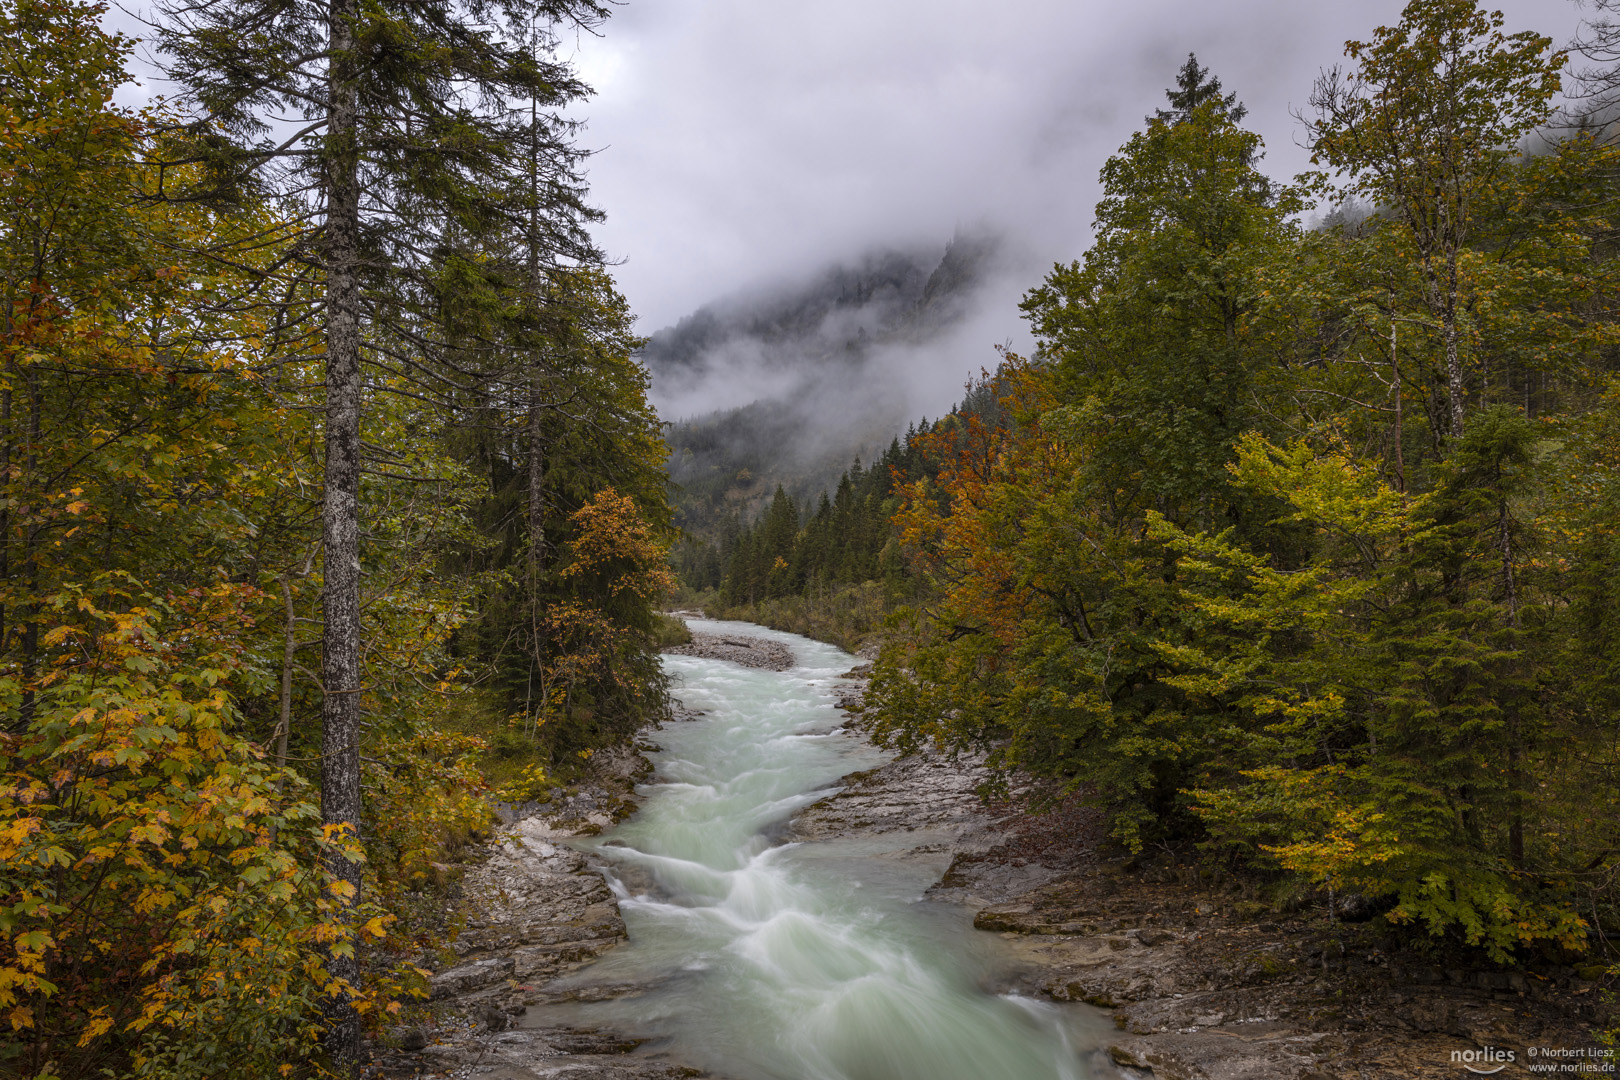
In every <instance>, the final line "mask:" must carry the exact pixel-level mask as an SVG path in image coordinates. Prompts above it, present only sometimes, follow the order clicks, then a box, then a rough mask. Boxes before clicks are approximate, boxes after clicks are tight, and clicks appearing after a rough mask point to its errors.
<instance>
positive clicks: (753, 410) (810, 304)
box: [639, 231, 1005, 535]
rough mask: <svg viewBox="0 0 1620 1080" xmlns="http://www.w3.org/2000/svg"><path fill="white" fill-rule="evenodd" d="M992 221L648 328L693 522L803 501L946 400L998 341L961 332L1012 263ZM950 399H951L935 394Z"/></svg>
mask: <svg viewBox="0 0 1620 1080" xmlns="http://www.w3.org/2000/svg"><path fill="white" fill-rule="evenodd" d="M1001 255H1002V244H1001V242H1000V240H999V238H998V237H996V236H994V235H992V234H989V233H984V232H973V233H963V232H960V231H959V232H958V233H957V235H956V236H955V237H954V238H953V239H952V240H951V241H950V242H949V243H948V244H946V245H945V248H944V251H943V253H941V252H940V250H939V249H938V248H934V249H933V250H932V251H927V250H909V251H905V250H885V251H879V252H874V253H871V254H868V255H866V256H864V257H862V258H860V259H858V260H855V261H853V262H851V263H848V264H845V265H839V266H834V267H830V268H828V269H826V270H824V271H822V272H821V273H819V274H817V275H815V276H813V277H811V278H809V279H808V280H805V281H802V282H800V283H798V284H797V285H794V286H791V287H781V288H776V289H771V290H759V291H756V292H753V293H750V294H745V295H741V296H736V297H732V298H729V299H726V300H722V301H717V302H715V303H713V304H708V305H705V306H704V307H702V308H700V309H699V310H697V311H695V312H693V313H692V314H691V315H689V316H687V317H686V318H684V319H682V320H681V321H680V322H679V323H677V324H676V325H675V326H673V327H670V328H667V329H664V330H660V331H659V332H658V333H656V334H654V335H652V337H651V338H650V339H649V340H648V342H647V345H646V347H645V348H644V350H643V351H642V353H641V354H640V357H639V359H640V360H641V362H642V363H643V364H644V365H645V366H646V368H647V369H648V371H649V373H650V374H651V376H652V399H653V401H654V402H655V403H656V404H657V406H658V409H659V412H660V413H661V414H662V415H664V416H666V417H673V418H675V419H673V421H672V422H671V423H670V425H669V427H668V429H667V434H666V439H667V441H668V443H669V447H670V475H671V479H672V480H673V481H674V484H675V504H676V507H677V512H678V515H679V519H680V521H681V524H682V526H683V527H684V528H686V529H687V530H688V531H689V532H692V533H694V534H697V535H706V534H710V533H712V531H713V529H714V528H715V527H716V526H717V524H718V522H719V521H720V520H722V519H723V518H724V517H726V516H728V515H730V514H731V513H733V512H735V513H737V514H739V515H740V516H741V517H742V518H744V519H747V518H750V517H752V515H753V514H754V513H756V512H757V510H758V508H759V506H760V505H761V503H762V502H763V501H764V500H766V499H768V498H769V497H770V495H771V493H772V492H773V491H774V490H775V488H776V486H777V485H778V484H781V485H782V486H783V487H784V488H785V489H786V490H787V491H788V493H789V494H790V495H792V496H793V497H794V498H795V500H797V501H798V502H801V503H802V502H804V501H806V500H807V499H810V498H813V497H815V495H816V494H818V493H819V492H820V491H821V490H823V489H825V488H826V487H827V486H828V485H829V484H831V483H834V482H836V481H837V478H838V476H839V474H840V473H842V471H843V470H844V469H845V468H846V467H848V465H849V463H850V459H851V458H852V457H854V456H856V455H859V456H861V457H863V458H864V459H865V460H868V461H870V460H871V459H872V458H873V457H875V456H876V455H877V454H879V453H881V452H882V450H883V448H884V447H887V446H888V445H889V443H890V441H891V440H892V439H894V438H895V436H896V435H897V434H899V432H900V431H901V429H902V428H904V427H905V426H906V424H907V423H908V422H910V421H915V420H916V419H917V416H918V414H919V412H920V411H921V410H922V407H923V403H926V402H936V403H948V402H949V401H950V400H951V399H953V398H954V397H955V396H956V395H957V393H958V392H959V391H960V388H961V383H962V379H963V377H964V375H965V374H967V373H968V372H971V371H972V370H974V369H975V368H976V367H977V366H978V365H979V364H981V363H985V362H986V357H987V354H988V352H989V346H990V344H991V341H992V340H993V339H989V338H987V339H985V340H969V338H971V334H965V333H964V331H965V330H967V328H968V327H969V326H970V325H971V320H972V316H973V315H974V314H975V312H976V311H977V309H978V308H980V307H981V306H982V303H981V302H982V300H983V298H984V294H985V293H986V291H987V290H988V289H989V287H990V286H991V285H992V283H993V282H995V281H996V280H998V277H999V276H1001V275H1003V274H1004V271H1005V266H1004V264H1003V262H1002V258H1001ZM939 407H940V408H943V407H944V405H943V404H941V405H940V406H939Z"/></svg>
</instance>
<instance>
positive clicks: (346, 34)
mask: <svg viewBox="0 0 1620 1080" xmlns="http://www.w3.org/2000/svg"><path fill="white" fill-rule="evenodd" d="M357 16H358V12H357V11H356V4H355V0H331V7H330V30H329V35H330V37H329V45H330V50H329V56H330V60H329V68H328V74H327V79H328V94H329V100H328V109H329V113H328V119H327V132H326V139H327V147H326V163H325V164H326V236H325V241H326V250H325V258H326V484H325V494H324V498H323V500H322V507H321V529H322V546H323V547H324V549H325V560H324V563H323V568H324V570H325V587H324V591H323V594H322V607H323V612H324V616H325V626H324V627H323V630H322V635H321V684H322V689H323V691H324V694H323V699H322V702H321V820H322V821H323V822H324V823H325V824H327V825H328V826H342V827H344V829H345V830H347V831H348V832H349V834H350V839H351V840H352V841H356V842H357V841H358V836H359V830H360V312H359V304H360V282H359V257H360V250H359V249H360V185H359V155H358V149H357V146H356V140H357V134H358V133H357V127H358V119H359V117H358V111H359V109H358V106H359V94H358V81H357V78H356V75H357V71H356V67H357V65H356V63H355V60H354V57H353V52H354V50H355V47H356V43H355V40H354V30H353V25H352V20H353V19H355V18H356V17H357ZM327 869H328V870H329V872H330V873H331V875H332V876H333V877H334V878H336V879H338V880H341V881H345V882H347V883H348V884H349V885H351V886H352V887H353V890H354V891H353V892H352V893H351V894H350V896H349V897H348V898H347V900H346V901H345V905H346V910H345V911H344V912H343V915H342V918H343V920H344V921H346V922H350V923H351V924H352V920H353V916H352V913H351V911H350V910H347V908H351V907H352V905H353V904H354V902H355V901H356V900H357V899H358V898H359V893H360V864H359V862H357V861H355V860H353V859H350V858H347V857H346V856H344V855H341V854H337V853H333V854H331V855H329V856H328V857H327ZM348 943H349V944H352V939H349V942H348ZM327 967H328V971H329V972H330V974H331V975H332V977H333V978H334V979H339V980H345V981H347V982H348V984H349V985H350V986H357V985H358V984H359V981H360V980H359V961H358V959H357V958H356V956H355V955H353V953H352V952H351V953H350V955H347V956H340V955H337V954H336V953H335V952H334V953H329V954H328V956H327ZM326 1012H327V1025H328V1030H327V1036H326V1038H327V1043H326V1045H327V1048H328V1051H329V1053H330V1054H331V1062H332V1068H333V1069H334V1071H336V1072H337V1073H338V1075H340V1076H352V1075H354V1073H355V1071H356V1069H357V1067H358V1065H359V1059H360V1014H359V1013H358V1012H356V1011H355V1008H354V1003H353V1001H352V999H351V998H350V996H349V995H348V994H347V993H345V992H344V991H343V990H341V989H340V990H339V991H337V992H336V993H335V994H333V995H332V996H331V997H330V998H329V999H328V1000H327V1003H326Z"/></svg>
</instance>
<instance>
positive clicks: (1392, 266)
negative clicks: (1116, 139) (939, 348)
mask: <svg viewBox="0 0 1620 1080" xmlns="http://www.w3.org/2000/svg"><path fill="white" fill-rule="evenodd" d="M1607 10H1608V9H1607V8H1604V9H1603V12H1600V15H1601V14H1603V13H1604V12H1607ZM1587 31H1588V33H1589V35H1590V36H1589V37H1588V38H1587V39H1585V40H1583V41H1581V42H1578V43H1577V45H1578V46H1579V52H1578V53H1577V54H1576V55H1575V56H1574V57H1573V59H1572V57H1571V54H1570V53H1569V52H1567V51H1564V50H1560V49H1558V48H1555V47H1554V43H1553V41H1552V40H1551V39H1549V38H1547V37H1543V36H1539V35H1536V34H1533V33H1516V34H1508V33H1506V32H1504V30H1503V22H1502V17H1501V16H1500V15H1499V14H1492V13H1488V12H1487V11H1485V10H1483V9H1481V8H1480V7H1478V6H1477V5H1476V4H1474V3H1472V2H1471V0H1413V2H1411V3H1409V4H1408V5H1407V6H1406V8H1405V10H1404V13H1403V15H1402V18H1401V20H1400V21H1399V22H1398V23H1397V24H1395V25H1392V26H1388V27H1382V28H1379V29H1377V30H1376V32H1374V33H1373V34H1372V35H1371V36H1370V37H1369V38H1368V39H1367V40H1365V41H1355V42H1351V43H1349V45H1348V46H1347V49H1346V63H1345V65H1344V66H1342V67H1334V68H1329V69H1327V70H1326V71H1325V72H1324V74H1323V75H1322V77H1321V78H1320V80H1319V81H1318V82H1317V83H1316V85H1315V86H1314V87H1313V88H1310V89H1311V93H1310V97H1309V106H1308V108H1307V109H1306V110H1304V111H1303V113H1302V116H1301V119H1302V121H1303V123H1304V133H1305V138H1306V139H1307V140H1308V145H1309V147H1310V150H1311V152H1312V160H1313V162H1314V164H1315V166H1316V170H1315V171H1313V172H1311V173H1309V174H1307V175H1303V176H1299V177H1295V178H1294V179H1292V180H1290V181H1282V180H1279V179H1277V178H1275V177H1271V176H1268V175H1266V174H1265V172H1264V171H1263V169H1262V166H1263V163H1264V157H1263V147H1262V145H1261V142H1260V139H1259V137H1258V136H1256V135H1255V134H1253V133H1252V132H1251V131H1249V130H1247V129H1245V127H1244V126H1243V124H1244V119H1245V117H1246V110H1245V108H1244V106H1243V104H1242V103H1241V102H1240V101H1239V100H1238V98H1237V95H1236V94H1233V93H1223V90H1222V86H1221V82H1220V80H1219V79H1217V78H1215V77H1214V76H1213V75H1212V74H1211V73H1210V72H1209V70H1208V69H1206V68H1204V67H1202V66H1201V65H1200V64H1199V63H1198V62H1197V60H1196V59H1195V58H1192V57H1189V59H1188V60H1187V62H1186V64H1185V66H1184V67H1183V68H1182V69H1181V70H1180V72H1179V73H1178V76H1177V78H1176V81H1175V85H1174V87H1172V88H1171V89H1170V90H1169V91H1168V93H1167V97H1168V102H1167V104H1168V107H1167V108H1160V109H1158V110H1156V111H1155V112H1154V113H1153V114H1152V115H1150V116H1149V117H1147V119H1146V121H1145V124H1144V126H1143V127H1142V128H1141V129H1140V130H1139V131H1138V132H1137V133H1136V134H1135V135H1134V136H1133V137H1132V138H1131V139H1130V140H1129V142H1127V143H1126V144H1125V145H1124V146H1122V147H1121V148H1120V149H1119V151H1118V152H1117V153H1116V154H1115V155H1114V156H1113V157H1111V158H1110V159H1109V160H1108V162H1107V164H1106V165H1105V166H1104V167H1103V170H1102V177H1101V179H1102V184H1103V190H1104V196H1103V199H1102V201H1101V202H1100V203H1099V204H1098V206H1097V209H1096V226H1095V229H1096V234H1095V242H1094V243H1093V245H1092V246H1091V248H1090V249H1089V250H1087V251H1086V252H1085V253H1084V255H1083V256H1082V257H1081V258H1080V259H1078V260H1076V261H1074V262H1072V263H1068V264H1060V265H1058V266H1055V267H1054V268H1053V269H1052V270H1051V272H1050V273H1049V274H1048V275H1047V277H1046V279H1045V280H1044V281H1043V282H1041V283H1040V284H1039V285H1037V286H1036V287H1035V288H1033V289H1031V290H1030V291H1029V292H1028V293H1027V294H1026V297H1025V299H1024V301H1023V304H1022V311H1023V314H1024V315H1025V317H1026V318H1027V320H1028V322H1029V325H1030V326H1031V328H1032V330H1033V332H1034V335H1035V339H1036V342H1037V346H1036V348H1035V350H1034V352H1033V354H1032V355H1030V356H1027V357H1026V356H1018V355H1012V354H1006V355H1004V356H1003V358H1002V361H1001V362H1000V363H999V364H998V365H997V366H996V367H995V369H994V370H993V371H986V372H985V374H984V376H983V378H982V379H980V380H977V381H976V382H975V383H974V384H973V385H972V386H970V388H969V392H968V395H967V397H966V398H964V400H963V402H962V404H961V405H960V406H959V407H958V408H957V409H955V410H953V411H952V412H951V414H950V415H948V416H946V417H944V418H943V419H941V420H939V421H936V422H933V423H925V424H924V425H922V427H921V428H920V429H914V430H913V431H912V432H911V433H909V434H908V436H907V437H906V439H905V440H904V441H903V442H899V441H897V442H896V444H895V445H894V446H893V447H891V449H890V451H889V452H888V454H886V455H885V457H884V459H883V460H882V461H881V462H880V463H877V467H875V468H873V469H871V470H867V471H863V470H862V469H861V468H860V467H859V465H858V463H857V468H856V469H855V470H853V471H852V472H851V473H850V474H849V475H847V476H846V477H845V478H844V480H843V482H842V483H841V485H840V486H839V488H838V492H837V498H836V499H833V500H831V502H830V503H829V501H828V500H827V499H826V498H825V497H823V499H822V501H821V502H820V504H819V505H816V506H810V507H797V506H795V505H794V504H793V502H792V500H791V499H787V498H784V497H783V496H782V495H781V494H780V493H779V494H778V497H777V499H776V501H775V502H774V503H773V504H772V506H771V507H770V508H769V510H768V511H767V512H766V513H765V515H764V516H763V518H762V519H761V520H759V521H758V522H757V523H747V524H746V525H743V524H739V523H732V525H731V526H730V527H729V528H727V529H725V530H722V531H721V532H719V533H718V534H717V538H716V539H715V540H714V541H711V542H710V543H709V544H708V546H704V545H695V546H683V547H681V548H679V549H677V554H678V558H677V565H678V567H679V568H680V570H681V573H682V576H683V580H684V581H685V582H686V584H687V585H688V586H689V587H691V588H693V589H705V588H706V589H709V590H711V591H709V592H695V593H694V595H695V596H696V597H697V598H698V599H699V600H700V601H701V602H706V603H709V604H710V605H711V606H712V607H714V608H715V609H717V610H722V611H726V612H728V613H734V614H737V615H740V616H743V617H753V618H758V619H761V621H767V622H769V623H771V625H778V626H781V627H783V628H788V629H803V630H804V632H810V633H818V634H820V635H821V636H828V637H829V638H830V639H831V640H840V641H843V642H847V643H848V647H853V645H854V643H856V642H858V641H860V640H867V641H870V642H881V643H882V649H881V655H880V658H879V659H878V661H877V663H876V668H875V672H874V674H873V680H872V687H871V689H870V691H869V692H868V694H867V699H866V709H865V712H864V716H863V723H864V724H865V725H867V727H868V728H869V730H870V731H871V732H872V734H873V735H874V736H875V738H877V739H878V740H879V741H880V742H882V743H884V744H885V745H888V746H891V747H896V748H899V749H901V750H903V751H907V752H915V751H919V750H922V749H925V748H930V747H932V748H934V749H936V750H942V751H946V752H949V753H974V752H979V753H987V754H988V760H989V762H990V763H991V765H992V766H993V767H994V768H995V769H996V770H997V774H998V775H999V776H1000V778H1001V779H1000V781H999V783H1000V784H1001V785H1002V786H1003V787H1004V786H1006V785H1007V784H1010V783H1013V782H1017V781H1018V778H1019V777H1029V776H1033V777H1039V778H1044V779H1045V780H1047V781H1048V782H1050V783H1051V784H1053V785H1054V786H1053V787H1052V788H1051V789H1050V790H1051V791H1052V793H1053V797H1055V798H1063V797H1068V796H1075V797H1080V798H1083V799H1085V800H1087V801H1089V802H1091V803H1093V804H1095V805H1098V806H1100V807H1102V808H1103V809H1104V811H1105V813H1106V817H1107V823H1108V829H1109V831H1110V835H1111V836H1112V838H1113V840H1114V841H1115V842H1116V843H1117V844H1119V845H1120V846H1121V847H1123V848H1124V849H1126V850H1128V851H1137V852H1142V851H1145V850H1148V849H1152V850H1167V851H1172V850H1173V851H1187V852H1191V853H1193V854H1194V856H1195V857H1196V859H1197V860H1199V861H1201V862H1202V863H1203V865H1204V866H1205V867H1206V868H1207V869H1210V870H1213V871H1214V872H1218V873H1223V874H1229V875H1238V876H1240V877H1243V878H1244V879H1246V880H1249V881H1251V882H1255V883H1258V884H1259V886H1260V887H1261V888H1262V889H1263V890H1265V894H1266V895H1269V896H1270V897H1271V899H1272V902H1275V903H1278V904H1287V903H1290V902H1297V901H1298V900H1299V899H1300V898H1307V897H1324V898H1325V900H1324V901H1323V902H1325V903H1326V904H1327V905H1328V906H1329V909H1330V910H1331V909H1333V908H1334V906H1335V905H1337V904H1339V903H1341V902H1343V903H1348V904H1350V905H1351V906H1352V907H1354V908H1356V909H1358V910H1370V911H1373V912H1376V914H1377V915H1379V916H1381V917H1382V919H1383V920H1384V922H1385V923H1386V924H1387V925H1388V926H1389V927H1390V929H1391V932H1393V933H1395V934H1397V935H1399V936H1402V937H1403V939H1404V940H1405V941H1407V942H1408V943H1412V944H1417V945H1422V944H1423V943H1425V942H1427V943H1428V946H1427V947H1429V948H1431V949H1449V950H1459V951H1462V952H1464V953H1469V954H1471V955H1475V956H1477V957H1478V959H1479V960H1480V961H1483V962H1489V963H1495V964H1507V965H1511V964H1514V963H1518V962H1521V961H1523V960H1525V959H1527V958H1530V957H1534V956H1538V955H1551V956H1558V957H1563V958H1568V957H1571V956H1574V957H1587V958H1588V959H1589V960H1590V959H1595V960H1597V961H1599V962H1600V964H1601V963H1611V964H1612V962H1613V957H1614V955H1615V944H1614V943H1615V940H1616V935H1617V934H1620V908H1617V902H1620V858H1617V852H1620V833H1617V828H1620V805H1617V799H1620V726H1617V713H1616V706H1617V704H1620V697H1617V695H1620V681H1617V674H1620V672H1617V668H1616V659H1615V658H1616V656H1617V655H1620V651H1617V649H1620V639H1617V633H1620V621H1617V615H1620V605H1617V601H1620V596H1617V595H1616V582H1617V581H1620V576H1617V571H1620V536H1617V531H1616V522H1617V521H1620V502H1617V494H1620V492H1617V490H1616V488H1615V483H1614V478H1615V476H1616V470H1617V468H1620V426H1617V423H1616V417H1617V415H1620V414H1617V411H1616V406H1617V405H1620V381H1617V375H1620V366H1617V359H1620V348H1617V347H1620V338H1617V326H1616V321H1615V313H1616V303H1617V299H1620V294H1617V287H1620V249H1617V247H1616V231H1615V229H1616V212H1617V210H1620V204H1617V202H1616V199H1617V196H1620V186H1617V183H1620V172H1617V168H1616V167H1617V164H1620V159H1617V157H1616V153H1617V151H1616V147H1615V145H1614V140H1613V128H1612V121H1611V118H1612V117H1613V115H1614V110H1615V108H1616V105H1617V102H1616V100H1615V97H1614V89H1615V87H1616V86H1617V85H1620V69H1616V68H1615V67H1613V66H1612V65H1613V63H1614V59H1615V56H1616V52H1615V46H1616V45H1617V44H1620V37H1617V31H1616V28H1615V27H1614V26H1613V25H1612V24H1611V23H1608V22H1606V21H1605V20H1604V19H1603V18H1599V19H1597V20H1595V21H1594V22H1593V23H1591V24H1590V25H1589V26H1588V28H1587ZM1572 72H1573V77H1571V73H1572ZM1560 93H1563V94H1564V95H1565V99H1564V103H1562V104H1560V103H1559V102H1558V95H1559V94H1560ZM1322 208H1328V209H1329V210H1330V212H1325V213H1324V212H1322ZM885 519H887V520H888V522H889V527H888V528H886V529H883V528H878V527H876V526H875V525H874V524H872V523H873V522H882V521H883V520H885ZM846 521H847V522H851V523H852V524H850V525H843V524H841V523H842V522H846ZM856 522H858V523H859V524H853V523H856ZM832 523H840V524H836V525H833V524H832ZM830 525H832V527H833V528H834V531H835V534H836V535H837V536H838V538H839V542H838V544H837V545H835V546H833V547H829V546H828V545H827V541H826V540H825V536H826V535H827V530H828V528H829V526H830ZM829 552H832V553H833V554H832V555H831V556H830V557H829ZM1335 897H1337V898H1338V899H1337V900H1336V899H1335Z"/></svg>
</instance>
